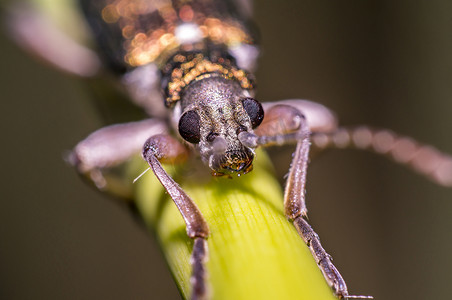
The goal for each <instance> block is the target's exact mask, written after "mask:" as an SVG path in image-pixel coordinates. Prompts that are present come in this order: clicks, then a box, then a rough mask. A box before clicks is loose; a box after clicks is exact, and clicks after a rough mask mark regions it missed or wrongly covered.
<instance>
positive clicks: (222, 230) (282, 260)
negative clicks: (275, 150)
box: [136, 152, 336, 300]
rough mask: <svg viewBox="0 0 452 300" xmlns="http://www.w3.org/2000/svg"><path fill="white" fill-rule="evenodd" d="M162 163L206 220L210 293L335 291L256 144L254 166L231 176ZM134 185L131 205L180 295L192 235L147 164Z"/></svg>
mask: <svg viewBox="0 0 452 300" xmlns="http://www.w3.org/2000/svg"><path fill="white" fill-rule="evenodd" d="M199 163H201V162H199ZM166 169H167V170H168V171H169V173H171V174H172V175H173V176H174V178H175V179H176V181H178V182H179V183H180V185H181V186H182V187H183V188H184V190H185V191H186V192H187V193H188V195H190V197H192V199H194V201H195V202H196V204H197V205H198V207H199V209H200V210H201V212H202V213H203V215H204V217H205V218H206V220H207V222H208V224H209V228H210V236H209V238H208V247H209V261H208V262H207V271H208V285H209V290H210V295H211V296H212V299H235V300H239V299H260V300H263V299H310V300H315V299H322V300H325V299H336V298H335V297H334V296H333V292H332V290H331V289H330V288H329V287H328V285H327V284H326V281H325V279H324V278H323V276H322V274H321V271H320V270H319V268H318V267H317V265H316V263H315V261H314V259H313V257H312V256H311V253H310V251H309V249H308V247H307V246H306V245H305V244H304V242H303V240H302V239H301V238H300V237H299V236H298V233H297V232H296V230H295V228H294V227H293V225H292V224H291V223H290V222H289V221H287V220H286V218H285V217H284V213H283V199H282V195H283V193H282V190H281V187H280V185H279V183H278V182H277V181H276V179H275V178H274V176H273V172H272V170H270V168H269V161H268V158H267V157H266V155H265V153H263V152H258V155H257V159H256V162H255V169H254V171H252V172H251V173H249V174H247V175H245V176H241V177H239V178H234V179H228V178H215V177H211V176H209V177H208V178H204V177H205V176H200V175H199V173H197V171H189V172H184V171H182V170H180V169H174V168H166ZM204 171H205V170H204ZM187 173H188V174H189V175H186V174H187ZM190 173H191V175H190ZM207 174H208V171H207ZM136 191H137V196H136V202H137V206H138V209H139V211H140V212H141V214H142V216H143V218H144V220H145V222H146V224H147V225H148V226H149V228H150V229H151V231H155V233H156V235H157V238H158V240H159V242H160V245H161V247H162V250H163V252H164V255H165V256H166V259H167V261H168V265H169V266H170V268H171V271H172V273H173V276H174V278H175V280H176V282H177V285H178V286H179V288H180V291H181V293H182V295H183V296H184V298H186V299H187V298H188V297H189V295H190V280H189V279H190V273H191V267H190V263H189V261H190V252H191V247H192V244H193V243H192V241H191V240H190V239H189V238H188V237H187V235H186V232H185V224H184V222H183V220H182V217H181V215H180V213H179V212H178V210H177V208H176V206H175V205H174V204H173V202H172V201H171V199H169V197H168V195H167V194H166V193H165V192H164V190H163V188H162V187H161V185H160V183H159V182H158V181H157V179H156V178H155V177H154V176H153V174H151V172H149V174H147V175H146V176H143V178H141V179H140V180H139V181H138V182H137V184H136Z"/></svg>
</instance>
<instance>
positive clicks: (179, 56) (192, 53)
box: [72, 1, 450, 298]
mask: <svg viewBox="0 0 452 300" xmlns="http://www.w3.org/2000/svg"><path fill="white" fill-rule="evenodd" d="M99 3H101V4H89V3H88V2H86V3H85V4H84V5H85V12H86V15H87V19H88V21H89V22H90V23H91V27H92V28H93V29H94V32H95V34H96V35H97V39H98V40H99V45H101V46H103V47H107V46H110V44H109V43H113V44H115V42H118V41H123V40H122V39H127V36H130V37H131V38H130V41H129V42H130V45H131V46H130V45H129V46H127V47H130V48H127V47H124V48H125V49H124V48H122V46H121V47H118V46H117V45H116V46H115V47H116V48H111V49H108V50H107V51H106V52H104V55H105V57H106V61H107V63H108V65H109V66H110V68H111V69H112V70H115V72H119V73H121V76H122V83H123V84H124V86H125V87H126V89H128V91H129V93H130V95H131V99H133V100H135V101H136V102H137V103H139V104H141V105H142V106H144V108H145V109H146V111H147V112H149V114H155V113H156V112H159V113H160V112H161V111H162V110H163V108H162V102H163V101H162V102H158V101H154V100H155V99H154V98H153V99H150V95H152V96H153V97H154V96H155V94H156V93H155V91H154V89H155V86H153V84H154V82H151V83H149V82H145V81H144V79H143V78H147V79H150V78H154V79H156V80H157V79H158V81H161V82H162V83H163V84H162V88H163V90H165V97H166V100H165V104H166V106H167V107H169V108H170V109H171V113H170V116H167V117H165V118H166V120H167V121H165V122H162V121H160V120H156V119H150V120H145V121H142V122H137V123H130V124H127V125H116V126H114V127H107V128H104V129H101V130H99V131H97V132H95V133H94V134H93V135H91V136H89V137H88V138H87V139H85V140H84V141H82V142H81V143H79V144H78V145H77V146H76V148H75V149H74V152H73V156H72V162H73V164H74V165H76V167H77V169H78V170H79V171H80V172H81V173H85V174H87V175H88V176H89V177H90V178H91V179H92V180H93V181H94V182H95V184H96V185H97V186H98V187H99V188H101V189H102V188H104V187H105V184H106V182H105V180H104V178H103V176H102V172H100V171H99V170H101V169H102V168H106V167H109V166H111V165H113V164H115V163H117V162H120V161H122V160H124V159H125V158H127V157H129V156H130V155H131V154H132V153H135V152H136V151H137V149H139V148H141V147H142V144H143V142H142V141H143V139H142V138H141V136H146V137H151V138H150V139H149V140H147V141H146V142H145V143H144V145H145V146H144V148H143V157H144V158H145V160H146V161H147V162H148V164H149V165H150V167H151V168H152V170H153V171H154V173H155V175H156V176H157V177H158V178H159V180H160V181H161V182H162V184H163V185H164V187H165V188H166V189H167V191H168V193H169V194H170V195H172V198H173V200H174V201H175V202H176V205H177V206H178V207H179V209H180V210H181V213H182V215H183V217H184V219H185V221H186V223H187V234H188V235H189V237H191V238H193V239H194V240H195V246H194V251H193V252H194V254H193V256H194V257H198V255H197V254H199V253H204V252H206V249H205V248H206V244H205V238H206V237H207V236H208V227H207V224H206V223H205V221H204V220H203V218H202V215H201V214H200V212H199V211H198V210H197V208H196V205H195V204H194V203H193V202H192V201H191V199H190V198H189V197H188V196H187V195H186V194H185V193H184V192H183V190H181V189H180V188H178V187H177V185H176V184H175V183H174V181H172V179H171V178H170V177H169V176H168V174H166V173H165V171H164V170H163V169H162V168H161V165H160V161H162V160H165V159H169V160H171V161H176V162H177V161H179V160H183V158H184V157H185V156H186V155H187V154H188V150H187V149H188V148H192V150H194V151H197V152H199V154H200V156H201V158H202V159H203V161H204V162H205V163H206V164H207V165H208V166H209V167H210V168H211V169H212V174H213V175H215V176H231V175H234V174H237V175H242V174H246V173H248V172H250V171H251V169H252V161H253V156H254V149H255V148H257V147H258V146H271V145H282V144H290V143H293V144H297V148H296V151H295V157H294V161H293V163H292V166H291V170H290V172H289V176H288V180H287V186H286V193H285V209H286V216H287V217H288V219H290V220H291V221H293V223H294V225H295V226H296V228H297V230H298V231H299V233H300V235H301V236H302V237H303V238H304V240H305V241H306V243H307V244H308V245H309V246H310V249H311V251H312V252H313V254H314V256H315V258H316V260H317V261H318V263H319V265H320V267H321V270H322V271H323V273H324V274H325V277H326V279H327V281H328V283H329V284H330V285H331V286H332V288H333V290H334V291H335V293H336V294H337V295H338V296H339V297H345V298H352V297H353V296H351V295H349V294H348V291H347V288H346V285H345V282H344V281H343V280H342V278H341V276H340V274H339V273H338V272H337V270H336V269H335V267H334V265H333V264H332V263H331V260H330V258H329V256H328V255H327V253H326V252H325V251H324V250H323V248H322V247H321V245H320V242H319V239H318V237H317V235H316V234H315V232H314V231H313V230H312V228H311V227H310V225H309V224H308V223H307V222H306V219H305V217H306V207H305V203H304V190H305V186H304V184H305V181H306V180H305V176H306V169H307V163H308V153H309V144H310V143H311V142H312V143H313V144H314V145H315V146H317V147H319V148H326V147H329V146H333V147H342V146H346V145H349V144H353V145H354V146H356V147H358V148H367V147H373V148H374V150H375V151H377V152H383V153H392V154H393V155H394V156H395V157H396V158H397V159H399V160H400V161H401V162H405V161H406V162H408V163H410V164H412V165H413V166H414V167H416V168H418V169H419V170H420V171H421V172H423V173H428V174H430V173H431V174H433V178H434V179H436V180H437V181H439V182H440V183H442V184H446V185H447V184H450V178H449V177H448V176H450V175H449V173H448V172H449V169H448V168H446V169H445V167H443V166H446V167H449V165H450V158H449V157H447V156H445V155H443V154H440V153H438V152H436V151H432V150H431V149H429V148H425V147H422V146H420V145H418V144H416V143H415V142H413V141H411V140H405V139H401V138H400V137H398V136H397V135H395V134H393V133H391V132H388V131H385V130H371V129H368V128H350V129H343V128H341V129H340V130H339V129H338V127H337V124H336V119H335V117H334V114H333V113H332V112H331V111H330V110H328V109H327V108H325V107H324V106H322V105H320V104H317V103H314V102H309V101H304V100H293V101H279V102H275V103H267V104H264V105H261V104H260V103H259V102H258V101H257V100H255V99H254V98H253V97H254V95H253V91H254V83H253V80H254V79H253V78H252V76H251V75H250V74H249V72H246V71H245V70H244V69H245V67H242V66H243V64H246V63H248V64H249V63H250V61H251V62H253V60H254V59H255V57H253V55H254V54H255V53H256V52H257V48H255V47H254V45H253V44H252V38H251V37H250V36H249V35H248V33H247V32H246V30H244V29H243V28H241V27H240V26H239V27H234V26H237V25H231V24H229V23H228V22H227V21H224V22H223V20H222V19H221V18H223V17H224V15H223V14H222V13H220V17H221V18H218V20H220V23H215V22H213V25H212V24H210V25H209V24H208V22H205V23H202V25H201V23H196V22H191V21H192V20H194V19H196V18H197V17H196V13H198V12H201V13H204V14H205V15H206V16H210V17H215V16H216V14H215V13H216V12H217V13H218V11H222V12H224V11H228V9H229V8H228V9H225V10H222V9H219V7H220V4H219V3H216V2H213V1H212V2H209V1H208V2H207V3H210V4H212V7H213V8H206V7H201V8H195V7H196V1H195V2H194V3H195V4H193V6H191V4H188V5H185V6H183V5H181V6H180V7H178V6H177V4H173V3H171V4H167V6H168V7H170V8H172V9H173V10H174V11H175V12H176V13H175V15H176V17H175V20H177V22H176V23H177V24H176V23H174V22H175V21H174V20H173V19H171V18H174V16H169V17H167V18H169V19H166V17H165V15H164V13H166V12H167V10H165V9H163V8H156V9H154V10H151V11H152V13H151V14H156V16H152V17H149V20H150V21H149V22H150V23H151V25H152V21H153V20H157V19H159V20H160V19H162V20H163V27H165V30H163V31H161V35H158V34H157V37H154V36H151V37H149V36H146V35H145V36H143V34H142V33H143V32H138V30H137V28H134V27H133V24H134V22H135V21H136V22H138V23H140V26H143V25H142V24H141V23H146V22H144V21H143V22H142V19H141V17H142V16H147V14H150V13H149V11H146V10H145V12H143V13H141V12H140V13H138V15H139V18H138V17H137V19H135V17H133V18H132V19H133V20H132V21H133V22H131V23H127V20H126V21H125V22H124V23H125V24H121V21H124V20H125V19H127V18H128V15H127V12H126V13H124V15H122V14H121V13H119V14H118V13H117V12H118V11H120V9H119V6H120V5H121V3H123V4H124V3H125V4H127V5H128V7H129V8H130V7H134V5H135V4H136V2H135V1H126V2H123V1H114V2H111V3H110V2H108V1H107V3H102V2H99ZM96 5H101V7H98V6H96ZM169 10H171V9H169ZM157 11H158V12H157ZM156 12H157V13H156ZM115 14H116V15H115ZM192 14H193V15H194V16H191V18H190V17H189V16H190V15H192ZM234 17H235V16H234ZM200 19H202V18H200ZM207 19H208V18H207ZM226 19H227V18H226ZM178 22H181V23H182V25H181V24H179V23H178ZM197 22H198V21H197ZM222 22H223V23H222ZM157 23H158V22H157ZM111 24H113V25H111ZM115 24H116V25H115ZM131 24H132V25H131ZM218 24H219V25H218ZM239 24H243V21H242V22H239ZM148 25H149V24H147V25H146V26H148ZM158 25H159V26H162V24H160V23H158ZM115 26H116V27H115ZM118 26H119V28H120V29H122V31H121V32H122V37H121V35H119V37H118V32H117V31H118V30H117V29H118ZM128 26H132V28H131V29H130V28H129V27H128ZM149 26H150V25H149ZM202 26H205V27H207V28H208V29H207V32H209V31H210V29H209V26H217V27H214V29H215V30H219V31H220V33H221V30H231V31H232V32H239V33H240V34H239V36H241V35H244V36H245V38H243V37H241V38H243V40H241V39H240V38H237V37H234V38H236V39H238V40H239V42H240V43H239V46H238V47H237V48H240V47H243V49H240V50H237V49H235V48H234V46H231V45H229V44H228V43H230V41H228V40H227V39H228V38H229V36H227V35H226V38H223V39H226V40H222V39H221V38H220V39H219V40H218V41H216V40H215V39H216V38H217V37H215V36H209V35H207V37H206V36H205V35H203V34H204V33H203V32H202V30H201V27H202ZM228 26H232V28H228ZM99 28H103V29H99ZM159 28H160V27H159ZM168 28H173V29H172V30H173V31H169V29H168ZM126 29H129V30H131V32H126V33H124V32H125V31H127V30H126ZM138 29H142V28H141V27H139V28H138ZM96 30H97V31H96ZM215 30H212V31H214V32H215ZM240 30H242V32H240ZM157 31H158V29H153V30H152V31H150V33H152V34H153V33H155V32H157ZM178 32H179V33H178ZM180 32H182V33H180ZM169 33H170V34H172V35H173V36H171V35H170V36H165V35H166V34H169ZM223 33H224V32H223ZM152 34H151V35H152ZM178 34H179V35H178ZM156 38H158V42H156V43H154V42H155V40H154V39H156ZM146 39H149V40H146ZM171 39H176V42H175V45H174V44H172V43H174V41H172V40H171ZM143 40H144V42H143ZM206 40H208V42H206ZM134 41H135V42H136V43H135V44H138V46H136V45H135V46H134ZM248 41H251V42H250V43H249V44H247V42H248ZM141 42H143V45H140V43H141ZM146 43H149V44H151V45H153V44H157V45H158V47H163V50H158V49H157V50H155V49H146V51H157V55H156V58H152V57H151V58H149V57H146V56H148V55H144V58H143V57H142V56H143V53H144V52H146V51H144V50H143V49H141V48H140V47H141V46H142V47H147V46H146ZM198 43H200V44H202V45H201V46H199V47H200V48H197V47H198V45H197V44H198ZM208 43H212V44H214V45H213V46H211V45H207V44H208ZM231 43H232V42H231ZM125 44H126V43H123V44H122V45H125ZM242 44H243V45H242ZM219 46H221V47H219ZM235 46H237V45H235ZM158 47H157V48H158ZM165 47H169V49H167V48H165ZM209 47H210V48H209ZM253 47H254V48H253ZM218 48H219V49H218ZM233 48H234V49H233ZM136 49H138V50H139V51H137V53H135V52H134V51H135V50H136ZM115 50H116V51H117V52H115ZM159 51H160V52H159ZM234 51H238V52H234ZM240 51H244V52H245V54H244V57H245V58H243V57H241V56H240V55H243V53H242V54H240ZM89 55H91V54H89ZM118 57H119V60H118ZM92 60H93V63H92V64H90V67H93V66H95V65H96V64H95V63H94V61H96V58H92ZM141 60H143V61H141ZM241 61H242V62H241ZM243 61H245V62H243ZM121 62H122V63H121ZM154 62H156V64H157V65H158V67H157V68H156V67H155V65H154ZM124 64H125V65H126V68H124ZM252 64H253V63H251V66H246V67H247V68H250V69H252ZM82 72H84V71H82ZM159 72H160V74H158V73H159ZM74 73H75V72H74ZM156 73H157V75H156ZM151 81H152V80H151ZM158 99H159V100H160V98H158ZM165 114H167V113H165ZM264 116H265V117H264ZM168 123H171V126H172V128H175V129H176V131H177V132H178V133H179V135H180V137H181V138H182V139H183V140H184V142H183V144H182V143H180V141H179V140H177V139H175V138H174V137H173V136H171V135H169V134H168V132H169V131H170V130H169V128H170V126H169V124H168ZM157 133H158V134H157ZM138 136H140V138H138ZM105 140H106V142H104V141H105ZM134 140H138V141H139V142H137V143H134ZM401 141H404V142H405V143H404V144H403V145H404V146H406V145H409V146H412V147H411V148H413V147H414V148H413V149H414V150H411V151H409V152H404V151H402V150H401V149H404V147H401V145H402V143H401ZM101 142H102V144H101ZM118 146H124V148H121V149H120V150H118V149H119V148H118ZM396 146H397V147H396ZM97 147H102V148H107V149H115V150H116V151H115V153H110V154H109V153H107V152H106V151H105V150H102V151H99V148H97ZM408 148H410V147H408ZM421 150H422V151H421ZM394 153H396V154H394ZM414 153H416V155H414ZM425 156H430V157H433V161H434V163H433V165H435V166H434V167H433V169H432V164H428V165H426V164H424V163H423V162H424V161H425V160H424V157H425ZM195 261H196V260H195ZM201 261H202V259H201V258H200V259H199V261H198V262H199V265H200V268H202V263H201ZM195 264H196V262H195ZM194 279H195V280H194V281H195V285H194V289H193V290H194V291H195V292H194V294H193V298H197V297H202V295H203V293H204V292H203V290H204V285H203V281H204V279H203V278H202V277H200V276H198V274H196V273H195V274H194ZM196 291H200V292H199V293H197V292H196Z"/></svg>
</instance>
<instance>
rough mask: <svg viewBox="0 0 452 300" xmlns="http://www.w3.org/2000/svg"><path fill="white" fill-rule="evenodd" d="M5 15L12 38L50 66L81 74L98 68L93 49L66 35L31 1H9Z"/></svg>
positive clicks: (88, 73) (98, 63)
mask: <svg viewBox="0 0 452 300" xmlns="http://www.w3.org/2000/svg"><path fill="white" fill-rule="evenodd" d="M6 17H7V25H8V29H9V33H10V36H11V38H13V39H14V40H15V41H16V43H17V44H18V45H20V46H22V47H23V48H25V49H26V50H29V51H30V52H32V54H34V55H36V56H38V57H39V58H41V59H42V60H44V61H45V62H47V63H49V64H50V65H52V66H53V67H55V68H57V69H59V70H61V71H64V72H67V73H70V74H73V75H77V76H81V77H92V76H94V75H95V74H96V73H97V72H98V71H99V69H100V67H101V62H100V59H99V57H98V56H97V54H96V53H95V52H94V51H92V50H91V49H89V48H87V47H85V46H83V45H81V44H80V43H78V42H76V41H75V40H74V39H72V38H71V37H69V36H68V35H67V34H65V33H64V32H63V31H62V30H61V29H60V28H58V27H57V26H56V25H55V24H54V23H52V22H51V21H50V20H49V16H46V15H45V14H44V13H43V12H41V11H39V10H38V9H37V8H35V7H33V6H32V5H31V4H26V3H20V4H16V5H14V4H12V5H11V7H10V8H9V10H8V14H7V16H6Z"/></svg>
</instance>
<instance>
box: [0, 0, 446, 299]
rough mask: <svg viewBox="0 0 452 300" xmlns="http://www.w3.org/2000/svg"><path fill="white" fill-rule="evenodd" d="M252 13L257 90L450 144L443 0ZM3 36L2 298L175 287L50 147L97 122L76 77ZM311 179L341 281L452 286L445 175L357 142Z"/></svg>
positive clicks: (382, 287) (149, 295)
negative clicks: (425, 174) (258, 52)
mask: <svg viewBox="0 0 452 300" xmlns="http://www.w3.org/2000/svg"><path fill="white" fill-rule="evenodd" d="M255 21H256V23H257V24H258V26H259V28H260V32H261V36H262V48H263V55H262V58H261V60H260V67H259V71H258V73H257V78H258V83H259V93H258V99H260V100H264V101H271V100H277V99H283V98H295V97H298V98H305V99H312V100H315V101H318V102H321V103H323V104H325V105H327V106H329V107H330V108H332V109H333V110H334V111H336V112H337V114H338V115H339V116H340V119H341V121H342V123H343V124H363V123H366V124H370V125H374V126H380V127H387V128H392V129H394V130H396V131H398V132H400V133H403V134H407V135H411V136H414V137H416V138H417V139H419V140H421V141H424V142H428V143H431V144H434V145H436V146H437V147H438V148H440V149H442V150H444V151H448V152H451V153H452V139H451V138H450V132H451V131H452V119H451V117H450V115H451V113H452V101H451V100H452V85H451V79H452V78H451V77H452V68H451V67H452V40H451V38H452V2H450V1H440V0H430V1H417V2H416V4H415V3H414V2H413V1H408V0H399V1H391V0H384V1H357V0H356V1H355V0H343V1H333V0H329V1H326V0H325V1H288V0H279V1H275V0H273V1H269V0H260V1H256V2H255ZM0 45H1V50H0V53H1V55H0V60H1V63H0V66H1V68H0V88H1V95H2V96H1V101H0V105H1V106H0V112H1V118H0V120H1V121H0V122H1V130H2V143H1V145H2V146H1V181H0V182H1V195H2V196H1V199H0V224H1V225H0V298H1V299H179V296H178V293H177V290H176V288H175V285H174V284H173V283H172V279H171V277H170V274H169V273H168V271H167V270H166V267H165V263H164V262H163V261H162V258H161V255H160V253H159V250H158V248H157V246H156V245H155V242H154V240H153V238H152V237H149V236H148V234H147V233H146V232H145V231H144V230H143V229H142V228H141V227H140V226H139V225H138V224H137V223H136V222H135V221H134V219H133V218H132V217H131V215H130V214H129V212H128V211H127V210H126V209H124V207H122V206H121V205H118V204H117V203H115V202H112V201H110V200H109V199H108V198H107V197H105V196H103V195H101V194H100V193H97V192H96V191H94V190H93V189H91V188H89V187H88V186H86V185H85V184H84V183H83V182H82V181H81V180H80V179H79V178H78V176H77V175H76V174H75V172H74V171H73V170H72V169H71V168H70V167H68V166H67V165H66V164H65V163H64V162H63V160H62V155H63V153H64V151H65V150H68V149H70V148H71V147H73V146H74V145H75V144H76V142H77V141H79V140H80V139H82V138H83V137H85V136H86V135H87V134H88V133H90V132H92V131H93V130H95V129H96V128H98V127H100V126H101V123H100V121H99V120H98V118H97V116H96V113H95V111H94V109H93V108H92V106H91V104H90V102H89V98H90V96H89V93H88V92H87V90H86V89H84V86H83V84H82V83H81V82H80V81H78V80H76V79H74V78H70V77H66V76H62V75H61V74H59V73H58V72H56V71H54V70H50V69H48V68H46V67H45V66H43V65H41V64H39V63H37V62H36V61H34V60H33V59H31V58H30V57H28V56H27V55H26V54H24V53H22V52H21V51H19V49H18V48H17V47H16V46H14V45H13V44H12V43H11V42H10V41H8V39H7V38H6V37H5V35H4V34H1V36H0ZM289 156H290V154H289V155H287V156H286V157H283V160H285V161H286V163H287V164H288V161H289ZM281 172H282V173H284V170H282V171H281ZM308 179H309V187H308V201H309V202H308V208H309V209H310V214H309V216H310V221H311V224H313V226H314V228H315V229H316V230H317V232H318V233H319V234H320V236H321V238H322V241H323V243H324V246H325V248H326V249H327V250H328V251H329V252H330V253H331V254H332V255H333V257H334V258H335V263H336V266H337V267H338V268H339V270H340V271H341V272H342V275H343V276H344V278H345V279H346V281H347V283H348V285H349V288H350V290H351V292H352V293H360V294H370V295H373V296H375V297H376V299H385V300H389V299H447V298H449V297H450V296H449V295H450V282H451V280H452V276H451V275H450V270H451V269H452V259H451V258H450V254H451V253H452V235H451V229H452V190H451V189H446V188H442V187H438V186H436V185H434V184H433V183H431V182H429V181H427V180H424V179H423V178H421V177H420V176H417V175H416V174H413V173H411V172H410V171H408V170H407V169H405V168H403V167H400V166H397V165H395V164H393V163H391V162H389V161H388V160H386V159H384V158H382V157H378V156H376V155H373V154H370V153H365V152H359V151H330V152H328V153H325V154H324V155H322V156H320V157H318V158H317V159H315V160H314V161H313V162H312V163H311V165H310V172H309V176H308Z"/></svg>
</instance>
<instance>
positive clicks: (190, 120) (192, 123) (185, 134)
mask: <svg viewBox="0 0 452 300" xmlns="http://www.w3.org/2000/svg"><path fill="white" fill-rule="evenodd" d="M199 121H200V119H199V115H198V113H197V112H196V111H194V110H189V111H187V112H186V113H184V114H183V115H182V116H181V117H180V119H179V134H180V135H181V137H182V138H183V139H184V140H186V141H187V142H190V143H192V144H197V143H199V140H200V139H201V132H200V124H199Z"/></svg>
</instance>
